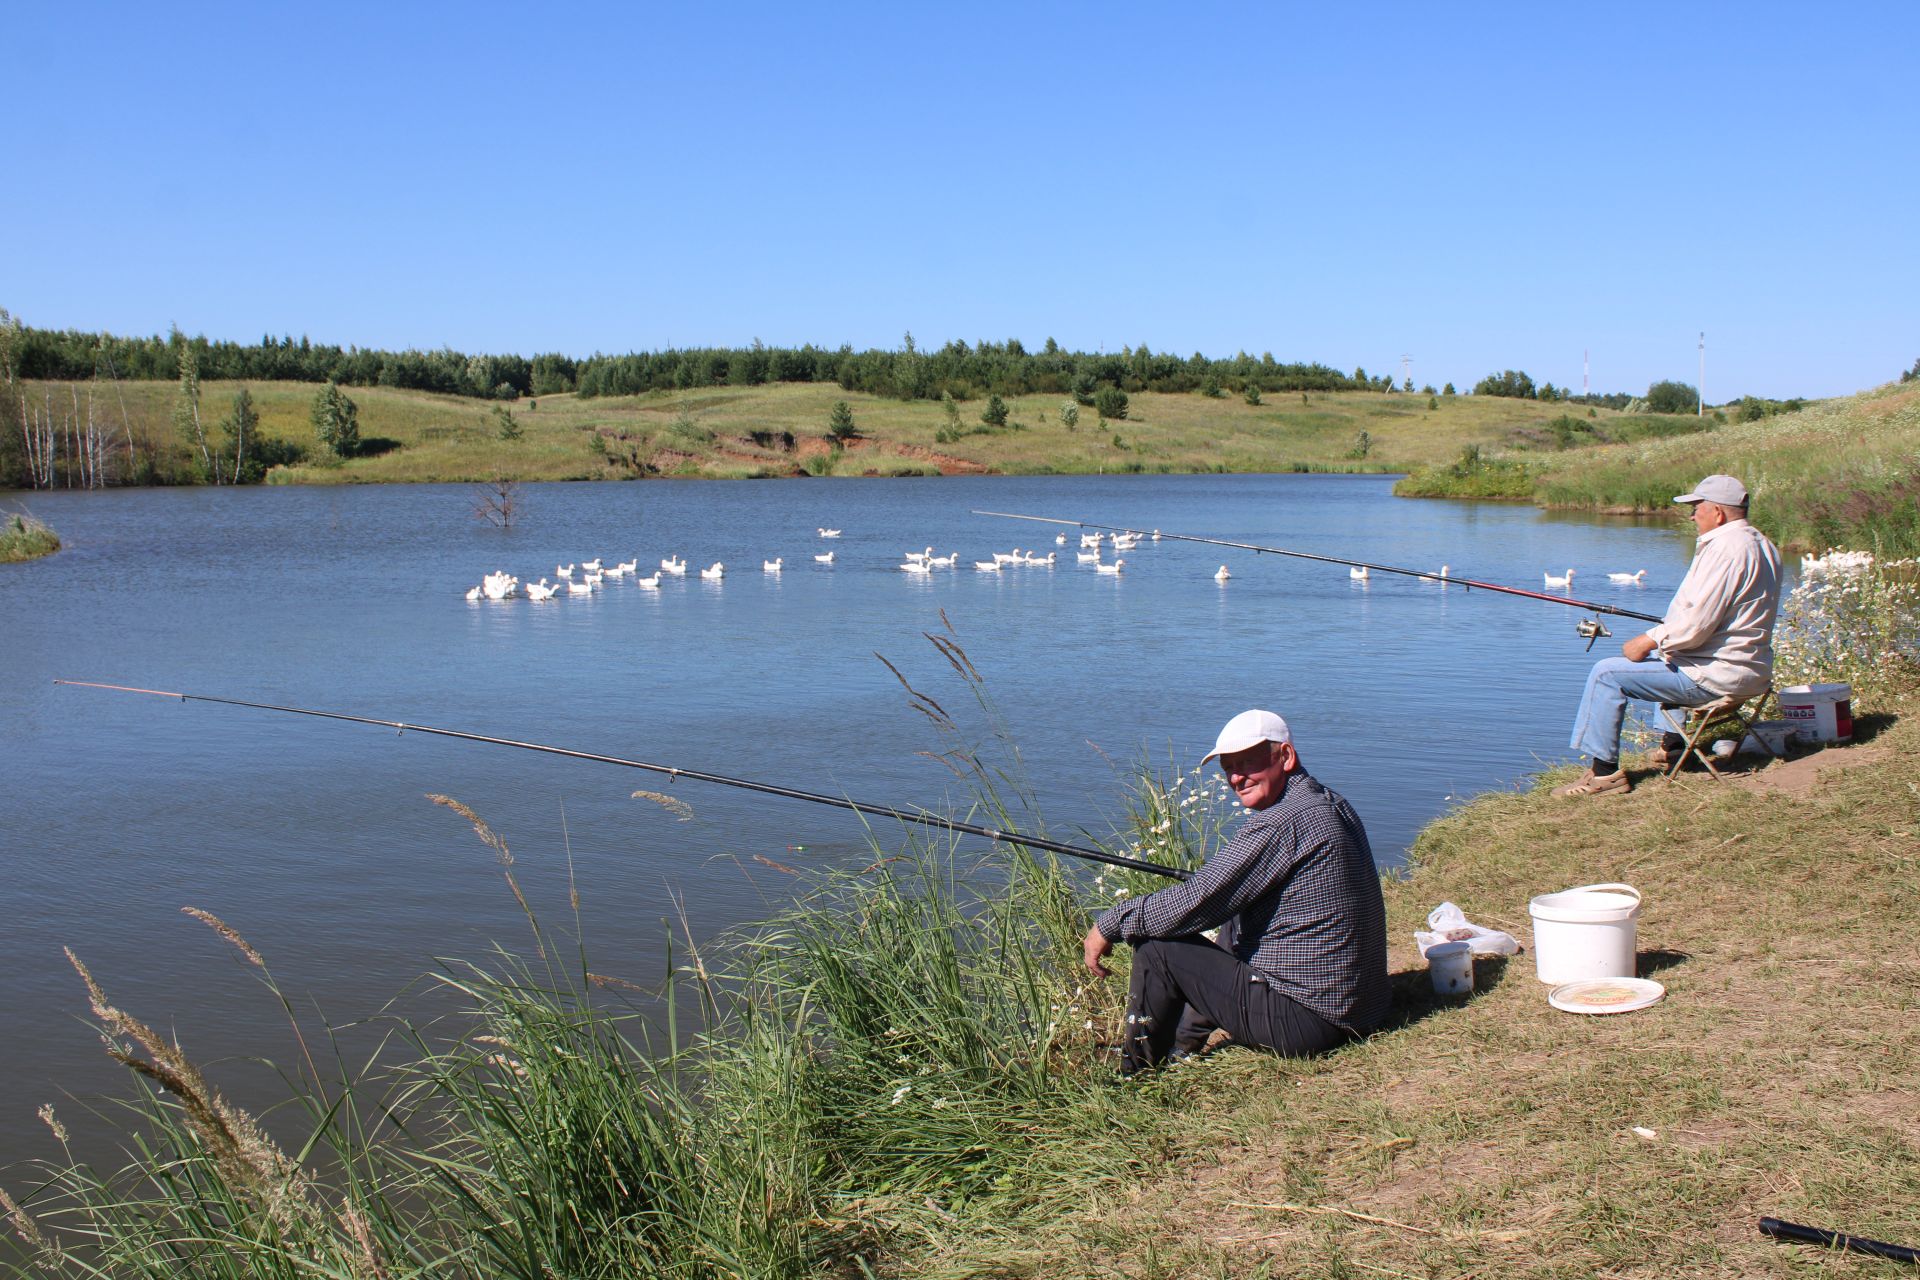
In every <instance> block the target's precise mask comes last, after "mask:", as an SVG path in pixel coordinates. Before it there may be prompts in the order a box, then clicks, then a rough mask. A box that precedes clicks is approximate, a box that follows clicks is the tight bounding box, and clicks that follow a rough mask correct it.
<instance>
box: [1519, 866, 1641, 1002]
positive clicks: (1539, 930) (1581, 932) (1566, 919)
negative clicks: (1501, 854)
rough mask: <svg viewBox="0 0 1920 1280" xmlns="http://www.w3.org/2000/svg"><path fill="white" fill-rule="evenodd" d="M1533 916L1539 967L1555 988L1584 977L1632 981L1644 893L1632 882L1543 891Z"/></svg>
mask: <svg viewBox="0 0 1920 1280" xmlns="http://www.w3.org/2000/svg"><path fill="white" fill-rule="evenodd" d="M1528 909H1529V911H1530V912H1531V913H1532V915H1533V963H1534V969H1535V972H1536V973H1537V974H1538V976H1539V978H1540V981H1542V982H1545V983H1547V984H1549V985H1551V986H1558V985H1559V984H1561V983H1563V982H1579V981H1581V980H1582V979H1584V978H1631V977H1634V976H1636V975H1635V970H1636V969H1637V968H1638V967H1639V963H1638V957H1637V955H1636V954H1635V951H1634V942H1635V934H1636V929H1637V921H1638V920H1639V917H1640V891H1639V890H1638V889H1636V888H1634V887H1633V886H1632V885H1630V884H1583V885H1581V886H1580V887H1578V888H1576V889H1564V890H1562V891H1561V892H1559V893H1543V894H1541V895H1540V896H1539V897H1537V898H1535V899H1533V901H1532V902H1530V903H1529V904H1528Z"/></svg>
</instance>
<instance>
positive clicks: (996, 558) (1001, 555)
mask: <svg viewBox="0 0 1920 1280" xmlns="http://www.w3.org/2000/svg"><path fill="white" fill-rule="evenodd" d="M993 562H994V563H995V564H1019V563H1020V548H1018V547H1015V548H1014V549H1013V554H1012V555H1008V554H1007V553H1006V552H1004V551H996V552H994V553H993Z"/></svg>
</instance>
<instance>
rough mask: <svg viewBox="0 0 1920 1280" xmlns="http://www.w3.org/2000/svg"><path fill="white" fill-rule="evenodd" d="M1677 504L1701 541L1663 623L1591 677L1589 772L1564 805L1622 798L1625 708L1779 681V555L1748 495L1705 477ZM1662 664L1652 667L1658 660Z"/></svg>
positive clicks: (1584, 735) (1586, 744)
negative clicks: (1753, 514) (1750, 519)
mask: <svg viewBox="0 0 1920 1280" xmlns="http://www.w3.org/2000/svg"><path fill="white" fill-rule="evenodd" d="M1674 501H1675V502H1684V503H1688V504H1690V505H1691V506H1692V508H1693V527H1694V528H1695V529H1697V530H1699V533H1700V541H1699V543H1698V544H1697V545H1696V546H1695V547H1694V552H1693V563H1692V564H1691V565H1688V566H1687V576H1686V578H1685V579H1683V580H1682V581H1681V583H1680V589H1679V590H1678V591H1676V592H1674V594H1673V603H1672V604H1670V605H1668V606H1667V613H1666V616H1665V617H1664V618H1662V619H1661V620H1660V623H1659V624H1658V625H1657V626H1655V627H1654V628H1653V629H1651V630H1650V631H1648V632H1646V633H1645V634H1644V635H1637V636H1635V637H1633V638H1632V639H1631V640H1628V641H1627V642H1626V643H1625V644H1623V645H1621V646H1620V652H1621V653H1622V654H1623V655H1624V656H1623V657H1619V658H1602V659H1601V660H1600V661H1599V662H1596V663H1594V665H1593V670H1592V672H1591V673H1589V674H1588V676H1587V691H1586V693H1585V694H1583V695H1582V696H1581V698H1580V713H1579V715H1578V716H1576V717H1575V718H1574V722H1573V741H1572V742H1571V743H1569V744H1568V745H1570V746H1572V747H1573V748H1574V749H1576V750H1577V751H1579V752H1580V753H1581V754H1582V755H1585V756H1590V757H1591V758H1592V760H1593V765H1592V767H1591V768H1589V769H1588V770H1587V771H1586V773H1584V774H1582V775H1581V776H1580V779H1579V780H1578V781H1576V782H1572V783H1569V784H1568V785H1566V786H1564V787H1560V788H1557V789H1556V790H1555V791H1554V793H1553V794H1555V795H1556V796H1563V797H1579V796H1605V795H1624V794H1625V793H1627V792H1628V791H1631V790H1633V784H1632V783H1631V782H1629V781H1628V780H1627V775H1626V773H1625V772H1623V771H1622V770H1621V768H1620V725H1621V722H1622V721H1623V720H1624V719H1625V718H1626V713H1627V699H1628V698H1642V699H1645V700H1647V701H1649V702H1664V703H1668V704H1670V705H1673V706H1687V707H1698V706H1703V705H1705V704H1706V703H1709V702H1712V701H1714V700H1715V699H1717V698H1722V697H1751V696H1752V695H1754V694H1756V693H1762V692H1764V691H1765V690H1766V687H1767V685H1768V684H1769V683H1770V682H1771V681H1772V679H1773V619H1774V615H1775V614H1776V613H1778V612H1779V609H1780V550H1779V548H1778V547H1775V546H1774V545H1773V543H1771V542H1769V541H1768V540H1767V537H1766V535H1765V534H1763V533H1761V532H1760V531H1759V530H1758V529H1756V528H1754V527H1753V526H1752V525H1750V524H1748V523H1747V489H1746V486H1745V485H1743V484H1741V483H1740V482H1739V481H1738V480H1736V479H1734V478H1733V477H1732V476H1708V477H1707V478H1706V479H1705V480H1702V481H1701V482H1700V483H1699V484H1697V485H1695V486H1694V487H1693V492H1692V493H1683V494H1681V495H1680V496H1679V497H1677V498H1675V499H1674ZM1656 649H1657V650H1659V651H1660V657H1659V659H1658V660H1657V661H1652V662H1649V661H1648V660H1647V659H1648V657H1649V656H1650V655H1652V654H1653V652H1654V651H1655V650H1656Z"/></svg>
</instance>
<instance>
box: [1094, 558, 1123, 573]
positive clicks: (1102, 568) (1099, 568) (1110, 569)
mask: <svg viewBox="0 0 1920 1280" xmlns="http://www.w3.org/2000/svg"><path fill="white" fill-rule="evenodd" d="M1125 563H1126V561H1125V560H1115V561H1114V562H1113V563H1112V564H1097V565H1095V566H1093V570H1094V572H1095V573H1118V572H1120V566H1121V565H1123V564H1125Z"/></svg>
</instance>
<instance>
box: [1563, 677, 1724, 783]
mask: <svg viewBox="0 0 1920 1280" xmlns="http://www.w3.org/2000/svg"><path fill="white" fill-rule="evenodd" d="M1719 696H1720V695H1719V694H1717V693H1715V692H1713V691H1712V690H1711V689H1706V688H1703V687H1701V686H1700V685H1698V684H1696V683H1694V680H1693V678H1692V677H1691V676H1689V675H1687V674H1686V673H1685V672H1684V671H1682V670H1680V668H1678V667H1676V666H1674V665H1673V664H1672V663H1671V662H1661V661H1659V660H1658V659H1654V658H1649V659H1648V660H1647V661H1645V662H1630V661H1628V660H1627V659H1625V658H1602V659H1600V661H1598V662H1596V663H1594V664H1593V670H1592V671H1591V672H1589V673H1588V675H1587V691H1586V692H1585V693H1583V694H1581V695H1580V713H1579V714H1578V715H1576V716H1575V717H1574V719H1573V741H1571V742H1570V743H1568V744H1567V745H1568V746H1570V747H1572V748H1573V749H1574V750H1576V751H1578V752H1579V753H1580V754H1581V755H1583V756H1592V757H1593V758H1594V759H1596V760H1618V759H1619V758H1620V725H1621V722H1622V721H1624V720H1625V719H1626V716H1627V699H1628V698H1639V699H1641V700H1642V701H1644V702H1667V703H1672V704H1673V705H1675V706H1686V707H1697V706H1700V705H1702V704H1703V703H1708V702H1712V701H1713V700H1714V699H1715V698H1717V697H1719Z"/></svg>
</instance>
